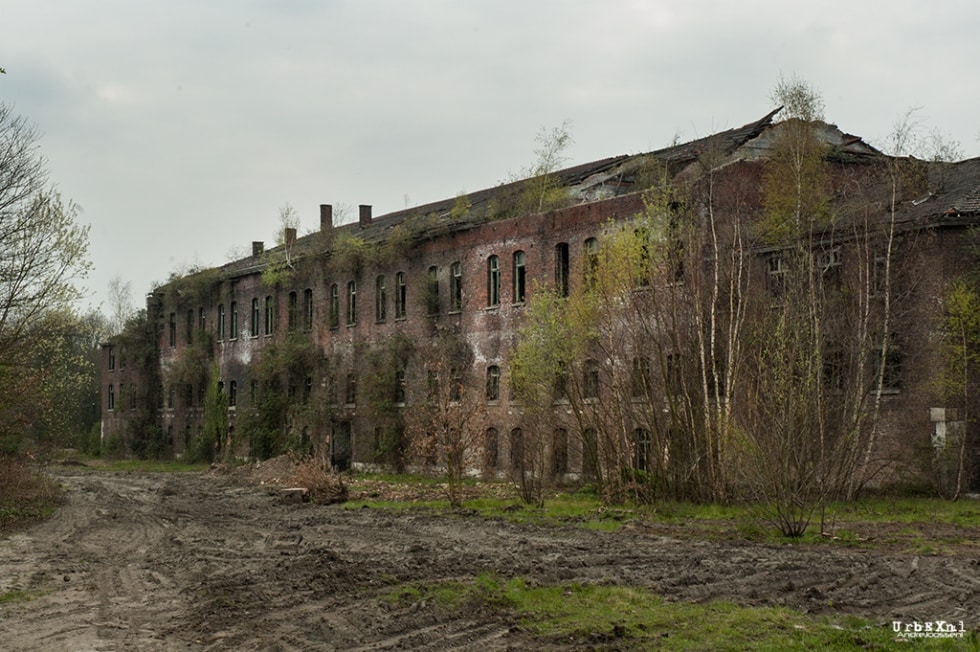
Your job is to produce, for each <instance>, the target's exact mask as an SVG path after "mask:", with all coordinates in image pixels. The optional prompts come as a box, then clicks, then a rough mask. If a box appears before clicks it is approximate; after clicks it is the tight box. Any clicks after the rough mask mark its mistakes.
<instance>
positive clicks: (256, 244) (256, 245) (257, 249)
mask: <svg viewBox="0 0 980 652" xmlns="http://www.w3.org/2000/svg"><path fill="white" fill-rule="evenodd" d="M263 251H265V243H264V242H262V241H261V240H252V255H253V256H260V255H262V252H263Z"/></svg>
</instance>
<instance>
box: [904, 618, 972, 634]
mask: <svg viewBox="0 0 980 652" xmlns="http://www.w3.org/2000/svg"><path fill="white" fill-rule="evenodd" d="M892 631H894V632H895V634H896V635H897V637H898V638H963V634H964V632H965V631H966V630H965V629H964V628H963V621H962V620H961V621H959V622H955V623H952V622H947V621H945V620H931V621H928V622H924V623H920V622H918V621H913V622H910V623H905V622H902V621H901V620H893V621H892Z"/></svg>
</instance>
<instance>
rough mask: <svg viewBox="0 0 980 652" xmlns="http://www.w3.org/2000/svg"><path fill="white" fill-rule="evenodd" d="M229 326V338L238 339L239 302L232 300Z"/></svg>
mask: <svg viewBox="0 0 980 652" xmlns="http://www.w3.org/2000/svg"><path fill="white" fill-rule="evenodd" d="M229 321H230V324H229V328H228V339H232V340H235V339H238V302H237V301H232V302H231V317H230V319H229Z"/></svg>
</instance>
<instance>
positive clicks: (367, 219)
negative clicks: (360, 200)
mask: <svg viewBox="0 0 980 652" xmlns="http://www.w3.org/2000/svg"><path fill="white" fill-rule="evenodd" d="M360 209H361V214H360V220H359V222H360V225H361V226H370V225H371V206H370V205H369V204H361V206H360Z"/></svg>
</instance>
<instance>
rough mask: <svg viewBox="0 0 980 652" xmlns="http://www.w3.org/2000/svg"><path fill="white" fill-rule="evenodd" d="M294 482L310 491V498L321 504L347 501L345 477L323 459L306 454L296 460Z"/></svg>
mask: <svg viewBox="0 0 980 652" xmlns="http://www.w3.org/2000/svg"><path fill="white" fill-rule="evenodd" d="M293 482H294V483H295V484H296V486H298V487H303V488H304V489H306V490H307V491H309V496H310V500H312V501H313V502H315V503H319V504H321V505H332V504H334V503H344V502H347V485H346V484H345V483H344V477H343V476H342V475H341V474H339V473H337V472H336V471H334V470H332V469H331V468H330V465H329V464H328V463H327V462H326V461H325V460H323V459H320V458H319V457H316V456H314V455H304V456H302V457H300V458H298V459H297V461H296V471H295V472H294V473H293Z"/></svg>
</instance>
